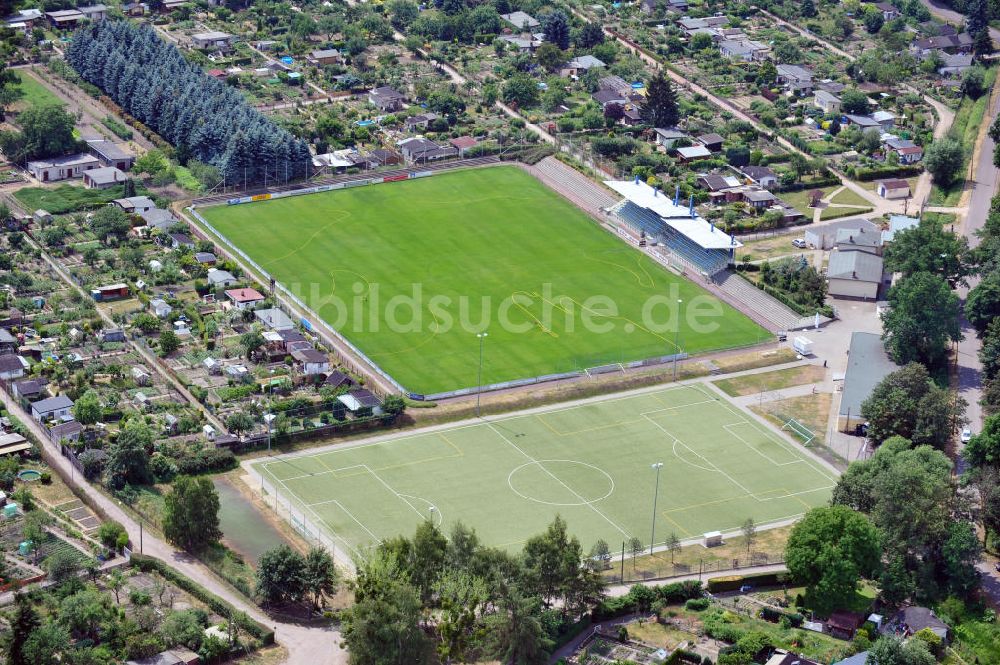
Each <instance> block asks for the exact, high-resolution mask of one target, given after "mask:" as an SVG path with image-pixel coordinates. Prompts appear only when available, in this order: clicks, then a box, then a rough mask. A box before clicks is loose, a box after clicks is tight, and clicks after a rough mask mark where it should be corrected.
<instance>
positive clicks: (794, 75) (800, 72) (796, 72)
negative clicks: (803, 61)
mask: <svg viewBox="0 0 1000 665" xmlns="http://www.w3.org/2000/svg"><path fill="white" fill-rule="evenodd" d="M777 70H778V77H777V81H778V83H781V84H783V85H784V86H785V89H786V90H788V91H789V92H793V93H795V94H796V95H799V96H802V97H804V96H806V95H809V94H812V90H813V80H812V72H810V71H809V70H808V69H806V68H805V67H802V66H800V65H778V67H777Z"/></svg>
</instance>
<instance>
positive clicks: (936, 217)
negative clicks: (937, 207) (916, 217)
mask: <svg viewBox="0 0 1000 665" xmlns="http://www.w3.org/2000/svg"><path fill="white" fill-rule="evenodd" d="M923 218H924V219H926V220H929V221H933V222H937V223H938V224H940V225H941V226H948V225H950V224H954V223H955V222H956V221H958V215H956V214H955V213H953V212H925V213H924V214H923Z"/></svg>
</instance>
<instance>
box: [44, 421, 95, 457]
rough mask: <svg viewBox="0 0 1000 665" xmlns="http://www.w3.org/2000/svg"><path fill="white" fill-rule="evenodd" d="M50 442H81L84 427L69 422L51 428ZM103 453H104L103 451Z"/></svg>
mask: <svg viewBox="0 0 1000 665" xmlns="http://www.w3.org/2000/svg"><path fill="white" fill-rule="evenodd" d="M47 434H48V435H49V440H51V441H53V442H55V443H62V442H64V441H65V442H67V443H71V442H73V441H79V440H80V437H81V436H82V435H83V425H81V424H80V423H78V422H77V421H75V420H68V421H66V422H61V423H59V424H57V425H52V426H51V427H49V429H48V432H47ZM102 452H103V451H102Z"/></svg>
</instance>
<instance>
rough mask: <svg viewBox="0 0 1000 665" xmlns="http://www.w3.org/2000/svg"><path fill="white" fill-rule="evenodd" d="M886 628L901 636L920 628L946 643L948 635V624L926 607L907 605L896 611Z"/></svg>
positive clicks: (915, 632)
mask: <svg viewBox="0 0 1000 665" xmlns="http://www.w3.org/2000/svg"><path fill="white" fill-rule="evenodd" d="M888 630H889V631H892V632H895V633H897V634H899V635H902V636H903V637H911V636H913V635H916V634H917V633H919V632H920V631H921V630H929V631H931V632H932V633H934V634H935V635H937V636H938V637H940V638H941V640H942V641H943V642H944V643H945V644H947V643H948V639H949V637H950V635H949V631H948V624H946V623H945V622H944V621H942V620H941V619H940V618H939V617H938V616H937V615H936V614H934V610H931V609H928V608H926V607H907V608H905V609H902V610H900V611H899V612H897V613H896V616H894V617H893V618H892V620H891V621H890V622H889V625H888Z"/></svg>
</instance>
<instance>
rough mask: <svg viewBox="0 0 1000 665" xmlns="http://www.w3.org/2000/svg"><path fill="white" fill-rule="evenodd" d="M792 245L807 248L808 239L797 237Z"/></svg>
mask: <svg viewBox="0 0 1000 665" xmlns="http://www.w3.org/2000/svg"><path fill="white" fill-rule="evenodd" d="M792 247H798V248H799V249H805V248H806V239H805V238H796V239H795V240H793V241H792Z"/></svg>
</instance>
